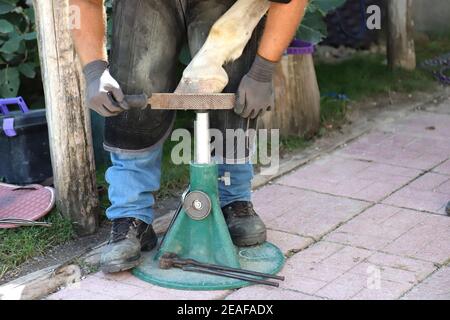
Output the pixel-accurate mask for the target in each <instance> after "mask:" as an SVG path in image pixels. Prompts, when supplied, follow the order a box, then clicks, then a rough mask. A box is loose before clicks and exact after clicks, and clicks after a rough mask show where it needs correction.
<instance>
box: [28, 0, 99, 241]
mask: <svg viewBox="0 0 450 320" xmlns="http://www.w3.org/2000/svg"><path fill="white" fill-rule="evenodd" d="M33 5H34V9H35V15H36V29H37V34H38V43H39V52H40V59H41V69H42V80H43V82H44V91H45V102H46V112H47V122H48V128H49V137H50V150H51V158H52V166H53V176H54V182H55V188H56V194H57V202H56V203H57V206H58V209H59V210H60V211H61V213H62V214H63V215H64V216H65V217H68V218H70V219H71V220H72V222H73V225H74V226H75V230H76V232H77V233H78V234H80V235H87V234H92V233H94V232H95V231H96V228H97V215H98V206H99V202H98V196H97V188H96V176H95V164H94V155H93V148H92V136H91V127H90V116H89V112H88V109H87V108H86V107H85V105H84V102H83V101H84V99H83V96H84V93H83V90H82V88H83V84H82V80H81V77H80V70H81V69H80V66H79V62H78V60H77V58H76V55H75V51H74V47H73V44H72V39H71V35H70V27H71V25H72V24H73V23H74V20H73V19H74V18H75V20H76V17H73V16H72V15H73V13H71V12H70V7H69V1H68V0H34V1H33ZM75 14H76V12H75ZM71 19H72V20H71Z"/></svg>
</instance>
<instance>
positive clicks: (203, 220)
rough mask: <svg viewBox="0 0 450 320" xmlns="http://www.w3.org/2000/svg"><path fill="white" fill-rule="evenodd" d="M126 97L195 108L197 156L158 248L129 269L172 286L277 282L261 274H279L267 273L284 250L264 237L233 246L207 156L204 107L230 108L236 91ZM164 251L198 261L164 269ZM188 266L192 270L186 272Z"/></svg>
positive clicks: (278, 264)
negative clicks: (257, 242) (261, 240)
mask: <svg viewBox="0 0 450 320" xmlns="http://www.w3.org/2000/svg"><path fill="white" fill-rule="evenodd" d="M125 100H126V101H127V102H128V104H129V106H130V107H133V108H146V107H150V108H152V109H170V110H195V111H196V121H195V131H194V132H195V137H194V148H195V152H194V153H195V160H194V161H193V162H191V164H190V185H189V188H188V189H187V192H185V194H184V196H183V198H182V201H181V204H180V206H179V207H178V209H177V211H176V213H175V215H174V217H173V219H172V221H171V223H170V227H169V229H168V230H167V232H166V234H165V235H164V238H163V241H162V242H161V244H160V245H159V247H158V249H155V250H153V251H152V252H149V253H144V254H143V262H142V263H141V264H140V265H139V266H138V267H136V268H135V269H133V274H134V275H136V276H137V277H138V278H140V279H142V280H144V281H147V282H150V283H153V284H156V285H159V286H163V287H167V288H175V289H187V290H222V289H234V288H240V287H243V286H247V285H249V284H251V283H255V281H256V282H257V283H264V284H266V285H272V286H277V285H278V283H276V282H272V281H268V280H265V278H273V279H277V280H281V279H282V277H278V276H271V277H269V276H268V274H272V275H273V274H276V273H277V272H279V271H280V270H281V268H282V266H283V264H284V255H283V253H282V252H281V251H280V250H279V249H278V248H277V247H276V246H274V245H273V244H271V243H268V242H265V243H263V244H262V245H258V246H254V247H236V246H235V245H234V244H233V242H232V239H231V237H230V233H229V231H228V227H227V224H226V222H225V218H224V216H223V213H222V210H221V207H220V202H219V192H218V183H219V180H220V179H219V177H218V167H217V164H215V163H214V161H212V160H211V149H210V134H209V115H208V112H207V111H208V110H226V109H232V108H234V105H235V100H236V98H235V95H234V94H228V93H219V94H206V95H201V94H177V93H174V94H168V93H154V94H152V96H151V97H150V98H148V97H147V96H145V95H135V96H126V97H125ZM167 253H171V254H175V255H176V258H177V259H184V260H187V261H190V262H193V261H195V262H196V263H194V264H189V265H183V266H182V268H170V269H163V268H161V267H160V258H161V257H163V256H165V254H167ZM163 261H164V260H163ZM199 261H201V263H199ZM166 262H167V261H166ZM237 270H238V271H237ZM187 271H190V272H189V276H187V275H186V272H187ZM194 271H195V272H194ZM250 272H251V273H250ZM258 277H259V278H258Z"/></svg>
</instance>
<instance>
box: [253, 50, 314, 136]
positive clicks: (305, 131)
mask: <svg viewBox="0 0 450 320" xmlns="http://www.w3.org/2000/svg"><path fill="white" fill-rule="evenodd" d="M273 81H274V90H275V108H274V110H272V111H269V112H266V113H265V114H264V115H263V116H262V117H261V119H260V122H259V127H260V128H265V129H279V130H280V135H281V136H284V137H287V136H300V137H305V138H309V137H311V136H313V135H314V134H316V133H317V132H318V130H319V128H320V91H319V86H318V84H317V78H316V71H315V69H314V61H313V58H312V55H311V54H306V55H286V56H283V58H282V59H281V61H280V63H279V64H278V66H277V69H276V71H275V75H274V79H273Z"/></svg>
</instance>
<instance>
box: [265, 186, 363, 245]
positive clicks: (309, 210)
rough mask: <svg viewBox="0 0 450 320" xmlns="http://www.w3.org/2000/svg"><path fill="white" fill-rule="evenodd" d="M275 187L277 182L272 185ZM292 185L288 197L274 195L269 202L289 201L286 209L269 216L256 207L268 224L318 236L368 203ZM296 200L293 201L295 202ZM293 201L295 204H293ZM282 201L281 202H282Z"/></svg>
mask: <svg viewBox="0 0 450 320" xmlns="http://www.w3.org/2000/svg"><path fill="white" fill-rule="evenodd" d="M274 187H276V186H274ZM278 187H280V188H284V189H286V188H287V189H294V190H295V192H294V193H293V194H291V195H290V196H289V198H282V199H274V200H273V202H272V204H271V205H272V206H278V205H280V206H281V205H282V203H286V202H288V203H289V202H290V203H292V204H291V205H289V207H288V208H287V210H286V211H284V213H282V214H281V215H279V216H277V217H275V218H274V217H273V216H272V218H270V214H269V215H266V211H265V210H266V209H263V208H261V210H259V207H257V210H259V211H258V212H260V214H261V217H262V219H263V220H264V221H265V223H266V225H267V227H268V228H270V229H273V230H278V231H282V232H287V233H291V234H297V235H301V236H306V237H312V238H314V239H319V238H320V237H322V236H323V235H324V234H326V233H328V232H330V231H331V230H333V229H334V228H336V227H337V226H338V225H339V224H341V223H342V222H344V221H347V220H349V219H350V218H352V217H354V216H355V215H357V214H358V213H360V212H361V211H362V210H363V209H364V208H366V207H367V206H369V205H370V204H369V203H367V202H362V201H358V200H352V199H347V198H342V197H335V196H330V195H326V194H320V193H317V192H312V191H308V190H300V189H295V188H291V187H285V186H278ZM295 202H296V203H295ZM294 203H295V204H294ZM283 205H284V204H283Z"/></svg>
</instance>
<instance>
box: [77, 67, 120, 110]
mask: <svg viewBox="0 0 450 320" xmlns="http://www.w3.org/2000/svg"><path fill="white" fill-rule="evenodd" d="M83 73H84V77H85V79H86V101H87V104H88V106H89V108H91V109H92V110H94V111H95V112H97V113H98V114H100V115H102V116H104V117H112V116H116V115H118V114H119V113H120V112H122V111H124V110H128V109H129V108H128V104H127V103H126V101H125V100H124V95H123V92H122V89H120V86H119V84H118V83H117V81H116V80H115V79H114V78H113V77H112V76H111V74H110V73H109V70H108V63H107V62H106V61H103V60H95V61H92V62H90V63H88V64H87V65H86V66H85V67H84V68H83Z"/></svg>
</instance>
